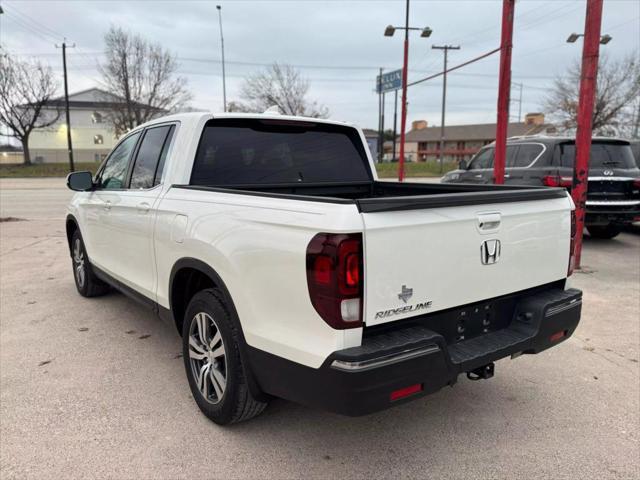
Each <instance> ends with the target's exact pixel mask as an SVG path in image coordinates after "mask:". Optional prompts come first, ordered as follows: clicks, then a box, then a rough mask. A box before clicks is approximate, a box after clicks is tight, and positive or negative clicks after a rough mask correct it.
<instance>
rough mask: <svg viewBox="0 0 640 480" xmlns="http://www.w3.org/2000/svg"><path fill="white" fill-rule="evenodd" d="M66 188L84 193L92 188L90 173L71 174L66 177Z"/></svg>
mask: <svg viewBox="0 0 640 480" xmlns="http://www.w3.org/2000/svg"><path fill="white" fill-rule="evenodd" d="M67 187H68V188H69V189H70V190H74V191H76V192H86V191H87V190H91V189H92V188H93V175H91V172H72V173H70V174H69V175H67Z"/></svg>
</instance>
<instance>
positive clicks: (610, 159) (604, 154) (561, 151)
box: [554, 142, 636, 168]
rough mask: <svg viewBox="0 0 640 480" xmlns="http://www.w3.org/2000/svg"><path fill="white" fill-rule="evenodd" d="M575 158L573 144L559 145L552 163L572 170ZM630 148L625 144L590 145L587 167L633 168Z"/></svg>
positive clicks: (633, 163)
mask: <svg viewBox="0 0 640 480" xmlns="http://www.w3.org/2000/svg"><path fill="white" fill-rule="evenodd" d="M575 158H576V146H575V143H561V144H560V145H557V146H556V149H555V152H554V163H555V164H556V165H560V166H562V167H570V168H573V162H574V161H575ZM635 166H636V165H635V162H634V159H633V153H632V152H631V147H630V146H629V144H626V143H606V142H604V143H602V142H599V143H592V144H591V157H590V159H589V167H591V168H635Z"/></svg>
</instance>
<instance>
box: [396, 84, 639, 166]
mask: <svg viewBox="0 0 640 480" xmlns="http://www.w3.org/2000/svg"><path fill="white" fill-rule="evenodd" d="M394 97H395V98H394V100H393V156H392V157H391V160H392V161H393V160H395V159H396V137H397V136H398V133H397V130H396V129H397V126H398V125H397V124H398V90H396V91H395V95H394ZM638 116H639V117H640V110H638ZM636 127H637V125H636Z"/></svg>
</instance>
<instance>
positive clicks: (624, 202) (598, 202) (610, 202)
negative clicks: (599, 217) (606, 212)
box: [587, 200, 640, 207]
mask: <svg viewBox="0 0 640 480" xmlns="http://www.w3.org/2000/svg"><path fill="white" fill-rule="evenodd" d="M598 205H600V206H603V207H607V206H609V205H614V206H615V205H618V206H631V205H640V200H587V206H598Z"/></svg>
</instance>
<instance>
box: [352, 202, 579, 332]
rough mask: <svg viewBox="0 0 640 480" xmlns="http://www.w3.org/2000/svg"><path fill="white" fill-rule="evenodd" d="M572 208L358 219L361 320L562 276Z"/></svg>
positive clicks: (479, 208)
mask: <svg viewBox="0 0 640 480" xmlns="http://www.w3.org/2000/svg"><path fill="white" fill-rule="evenodd" d="M571 208H572V204H571V201H570V199H569V198H568V197H565V198H554V199H547V200H535V201H519V202H513V203H494V204H486V205H467V206H451V207H440V208H431V209H429V208H427V209H416V210H404V211H402V210H401V211H382V212H371V213H366V212H365V213H362V217H363V220H364V255H365V261H364V268H365V279H366V281H365V299H364V319H365V323H366V324H367V325H377V324H381V323H385V322H391V321H395V320H400V319H403V318H408V317H411V316H415V315H422V314H425V313H429V312H432V311H437V310H443V309H447V308H452V307H456V306H460V305H465V304H468V303H472V302H476V301H480V300H485V299H490V298H493V297H497V296H500V295H505V294H508V293H512V292H516V291H519V290H524V289H527V288H530V287H534V286H537V285H541V284H545V283H549V282H552V281H555V280H560V279H563V278H565V277H566V275H567V267H568V263H569V242H570V235H571V233H570V232H571V215H570V211H571Z"/></svg>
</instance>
